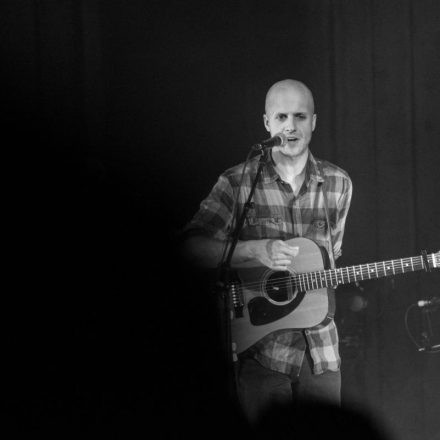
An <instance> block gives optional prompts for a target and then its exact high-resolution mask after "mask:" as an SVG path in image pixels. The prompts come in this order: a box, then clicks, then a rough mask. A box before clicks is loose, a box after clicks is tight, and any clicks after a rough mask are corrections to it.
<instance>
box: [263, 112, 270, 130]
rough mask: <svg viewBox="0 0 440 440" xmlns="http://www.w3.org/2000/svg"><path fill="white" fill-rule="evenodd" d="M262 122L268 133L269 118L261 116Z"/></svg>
mask: <svg viewBox="0 0 440 440" xmlns="http://www.w3.org/2000/svg"><path fill="white" fill-rule="evenodd" d="M263 122H264V126H265V127H266V130H267V131H268V132H269V133H270V127H269V118H268V117H267V116H266V114H264V115H263Z"/></svg>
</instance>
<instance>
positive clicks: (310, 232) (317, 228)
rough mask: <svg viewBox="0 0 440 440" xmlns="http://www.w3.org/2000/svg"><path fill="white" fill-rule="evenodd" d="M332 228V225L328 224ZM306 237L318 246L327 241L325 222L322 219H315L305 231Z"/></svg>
mask: <svg viewBox="0 0 440 440" xmlns="http://www.w3.org/2000/svg"><path fill="white" fill-rule="evenodd" d="M330 225H331V227H332V228H333V225H332V223H330ZM306 237H308V238H311V239H312V240H314V241H315V242H317V243H318V244H321V245H322V244H323V243H325V242H326V241H327V239H328V232H327V220H326V219H325V218H322V217H315V218H314V219H313V220H312V221H311V222H310V225H309V227H308V229H307V234H306Z"/></svg>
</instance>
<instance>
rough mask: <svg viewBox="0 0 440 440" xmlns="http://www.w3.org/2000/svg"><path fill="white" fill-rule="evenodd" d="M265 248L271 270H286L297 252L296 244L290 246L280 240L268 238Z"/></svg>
mask: <svg viewBox="0 0 440 440" xmlns="http://www.w3.org/2000/svg"><path fill="white" fill-rule="evenodd" d="M267 250H268V254H269V258H270V260H271V265H270V266H271V268H272V269H273V270H288V267H289V266H290V265H291V264H292V261H293V258H294V257H296V256H297V255H298V252H299V248H298V246H290V245H288V244H287V243H285V242H284V241H281V240H269V242H268V243H267Z"/></svg>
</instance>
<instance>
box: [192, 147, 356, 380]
mask: <svg viewBox="0 0 440 440" xmlns="http://www.w3.org/2000/svg"><path fill="white" fill-rule="evenodd" d="M258 159H259V158H258V157H257V158H254V159H252V160H251V161H250V162H249V163H248V165H247V168H246V172H245V176H244V181H243V184H242V185H241V187H240V178H241V173H242V169H243V164H240V165H237V166H235V167H233V168H230V169H229V170H227V171H225V172H224V173H223V174H222V175H221V176H220V178H219V180H218V182H217V183H216V185H215V186H214V188H213V189H212V191H211V193H210V194H209V196H208V197H207V198H206V199H205V200H203V202H202V203H201V205H200V210H199V211H198V212H197V214H196V215H195V216H194V218H193V219H192V221H191V222H190V223H189V224H188V225H187V226H186V228H185V229H186V231H187V232H189V233H203V234H205V235H206V234H207V235H209V236H211V237H213V238H217V239H219V240H225V239H226V237H227V232H228V231H227V227H228V225H229V223H230V219H231V215H232V205H233V200H234V198H235V194H236V192H237V191H238V190H239V191H240V194H239V198H238V212H237V216H240V214H241V212H242V209H243V205H244V203H245V202H246V200H247V197H248V195H249V192H250V189H251V185H252V181H253V179H254V176H255V173H256V170H257V168H258ZM318 163H319V164H320V166H321V169H322V171H323V173H324V175H322V173H321V172H320V168H319V166H318ZM324 182H325V190H326V193H327V208H328V215H329V220H330V224H331V237H332V243H333V252H334V256H335V258H338V257H339V256H340V255H341V245H342V238H343V234H344V226H345V220H346V217H347V213H348V209H349V207H350V201H351V195H352V184H351V180H350V178H349V176H348V175H347V173H346V172H345V171H343V170H342V169H340V168H338V167H337V166H335V165H333V164H331V163H329V162H327V161H322V160H319V159H315V158H314V157H313V155H312V154H311V153H309V158H308V161H307V164H306V175H305V179H304V184H303V186H302V187H301V189H300V191H299V193H298V195H297V196H296V197H295V195H294V193H293V191H292V188H291V186H290V185H289V184H288V183H285V182H283V181H282V180H281V178H280V176H279V175H278V173H277V172H276V170H275V168H274V163H273V161H272V160H271V158H269V159H267V160H266V164H265V167H264V168H263V172H262V175H261V178H260V181H259V182H258V184H257V187H256V189H255V192H254V196H253V199H252V202H253V203H252V206H251V209H250V210H249V211H248V214H247V217H246V221H245V224H244V226H243V229H242V231H241V235H240V240H257V239H266V238H272V239H281V240H288V239H291V238H294V237H307V238H310V239H312V240H313V241H315V242H316V243H317V244H319V245H320V246H323V247H325V248H326V249H327V250H328V251H329V243H328V241H329V240H328V232H327V226H326V225H327V222H326V216H325V210H324V197H323V192H322V189H321V184H322V183H324ZM307 348H308V349H309V350H310V355H311V357H312V359H313V363H314V373H315V374H320V373H323V372H324V371H326V370H332V371H336V370H338V369H339V367H340V357H339V351H338V334H337V330H336V326H335V323H334V321H333V320H331V321H330V323H328V324H326V325H318V326H316V327H314V328H312V329H307V330H303V331H298V330H288V329H286V330H278V331H275V332H273V333H270V334H269V335H267V336H265V337H264V338H263V339H261V340H260V341H258V342H257V343H256V344H254V345H253V346H252V347H250V348H249V349H248V350H246V352H244V353H242V354H241V356H252V357H254V358H255V359H257V360H258V361H259V362H260V363H261V364H262V365H263V366H265V367H267V368H270V369H272V370H276V371H279V372H281V373H285V374H288V375H298V374H299V370H300V368H301V365H302V361H303V358H304V354H305V350H306V349H307Z"/></svg>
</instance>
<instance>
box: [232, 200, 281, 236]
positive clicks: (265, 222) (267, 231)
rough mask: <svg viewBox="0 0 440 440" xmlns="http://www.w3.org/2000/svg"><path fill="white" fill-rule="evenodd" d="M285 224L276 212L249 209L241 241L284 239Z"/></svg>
mask: <svg viewBox="0 0 440 440" xmlns="http://www.w3.org/2000/svg"><path fill="white" fill-rule="evenodd" d="M286 234H287V223H286V221H285V220H284V218H283V217H282V215H281V213H280V212H277V211H276V210H273V211H272V210H269V209H267V208H265V209H251V210H250V211H249V213H248V215H247V216H246V221H245V226H244V228H243V234H242V237H241V238H242V240H256V239H263V238H276V239H281V240H282V239H285V237H286Z"/></svg>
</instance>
